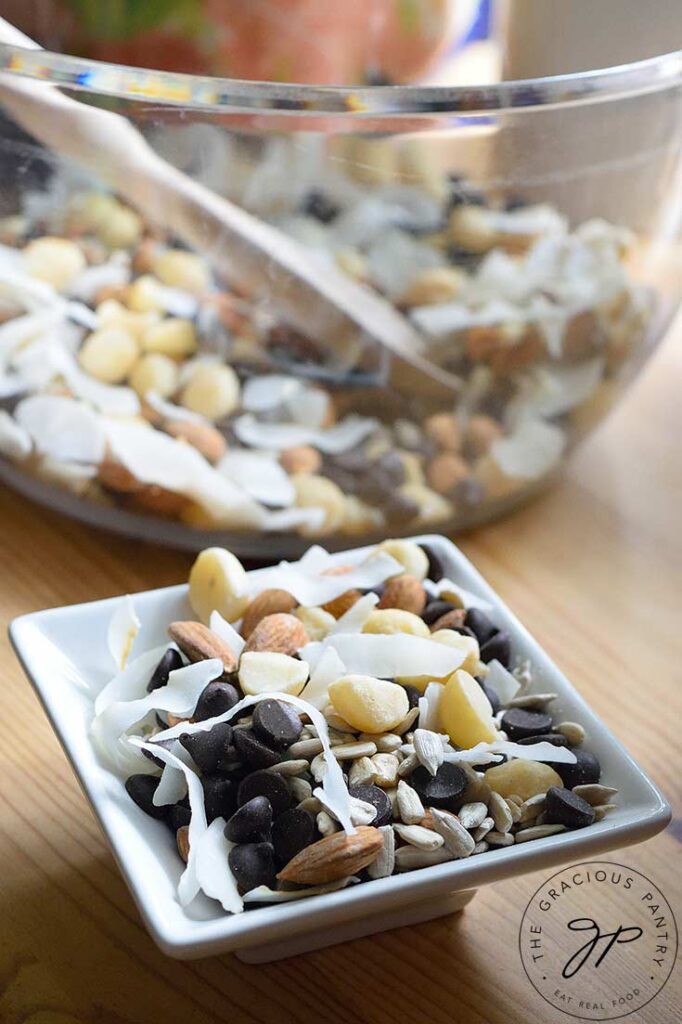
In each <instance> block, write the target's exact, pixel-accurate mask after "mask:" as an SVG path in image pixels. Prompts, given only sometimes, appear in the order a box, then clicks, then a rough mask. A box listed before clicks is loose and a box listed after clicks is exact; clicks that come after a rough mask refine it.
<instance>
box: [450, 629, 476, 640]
mask: <svg viewBox="0 0 682 1024" xmlns="http://www.w3.org/2000/svg"><path fill="white" fill-rule="evenodd" d="M445 628H446V629H451V630H452V631H453V633H459V635H460V636H472V637H473V638H474V640H475V639H476V634H475V633H474V631H473V629H469V627H468V626H446V627H445Z"/></svg>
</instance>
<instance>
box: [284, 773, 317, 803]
mask: <svg viewBox="0 0 682 1024" xmlns="http://www.w3.org/2000/svg"><path fill="white" fill-rule="evenodd" d="M289 791H290V793H291V795H292V796H293V798H294V800H296V802H297V803H299V804H300V803H301V802H302V801H303V800H308V798H309V797H311V796H312V795H313V787H312V786H311V785H310V783H309V782H308V780H307V779H300V778H299V777H298V776H297V775H294V777H293V778H291V779H289Z"/></svg>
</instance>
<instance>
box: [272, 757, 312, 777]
mask: <svg viewBox="0 0 682 1024" xmlns="http://www.w3.org/2000/svg"><path fill="white" fill-rule="evenodd" d="M309 768H310V762H309V761H304V760H303V759H301V760H298V761H280V762H279V763H278V764H273V765H272V767H271V768H270V771H271V772H277V774H278V775H301V773H302V772H307V771H308V769H309Z"/></svg>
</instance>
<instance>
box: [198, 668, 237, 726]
mask: <svg viewBox="0 0 682 1024" xmlns="http://www.w3.org/2000/svg"><path fill="white" fill-rule="evenodd" d="M238 701H239V693H238V692H237V688H236V687H235V686H233V685H232V683H224V682H222V681H221V680H219V679H217V680H214V682H212V683H209V684H208V686H206V687H204V689H203V690H202V692H201V696H200V697H199V700H198V701H197V706H196V708H195V709H194V714H193V716H192V717H193V719H194V721H195V722H205V721H206V720H207V719H208V718H217V717H218V715H222V714H224V713H225V712H226V711H230V710H231V709H232V708H233V707H234V706H235V704H236V703H237V702H238Z"/></svg>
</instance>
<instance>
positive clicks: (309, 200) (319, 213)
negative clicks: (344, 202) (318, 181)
mask: <svg viewBox="0 0 682 1024" xmlns="http://www.w3.org/2000/svg"><path fill="white" fill-rule="evenodd" d="M339 210H340V207H339V206H338V205H337V203H335V202H334V201H333V199H330V198H329V196H328V195H326V194H325V193H324V192H322V191H321V190H320V189H317V188H314V189H311V190H310V192H308V194H307V196H305V198H304V200H303V202H302V203H301V213H305V214H307V215H308V216H309V217H314V218H315V220H319V221H321V222H322V223H323V224H330V223H331V222H332V221H333V220H334V218H335V217H337V216H338V214H339Z"/></svg>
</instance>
